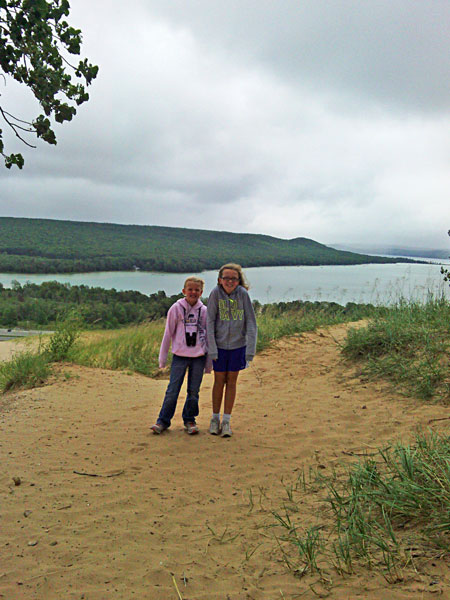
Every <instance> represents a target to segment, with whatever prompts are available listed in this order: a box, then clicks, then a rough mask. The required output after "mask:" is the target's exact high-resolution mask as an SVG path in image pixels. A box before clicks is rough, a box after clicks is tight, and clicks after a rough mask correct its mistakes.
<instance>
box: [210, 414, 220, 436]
mask: <svg viewBox="0 0 450 600" xmlns="http://www.w3.org/2000/svg"><path fill="white" fill-rule="evenodd" d="M221 431H222V429H221V427H220V421H219V419H214V418H212V419H211V423H210V424H209V433H210V434H211V435H219V433H220V432H221Z"/></svg>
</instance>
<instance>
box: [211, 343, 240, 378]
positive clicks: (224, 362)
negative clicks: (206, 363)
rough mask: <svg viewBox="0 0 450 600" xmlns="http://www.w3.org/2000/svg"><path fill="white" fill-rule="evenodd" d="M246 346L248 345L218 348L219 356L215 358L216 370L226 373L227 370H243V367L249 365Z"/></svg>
mask: <svg viewBox="0 0 450 600" xmlns="http://www.w3.org/2000/svg"><path fill="white" fill-rule="evenodd" d="M245 348H246V346H242V348H236V349H235V350H224V349H223V348H217V351H218V357H217V360H213V369H214V371H218V372H220V373H225V372H226V371H242V369H245V367H246V366H247V361H246V360H245Z"/></svg>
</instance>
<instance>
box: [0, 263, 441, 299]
mask: <svg viewBox="0 0 450 600" xmlns="http://www.w3.org/2000/svg"><path fill="white" fill-rule="evenodd" d="M427 260H428V259H427ZM441 263H442V264H447V268H449V265H450V263H449V261H439V264H438V263H437V262H435V263H429V264H406V263H394V264H369V265H347V266H320V267H254V268H249V269H245V273H246V275H247V278H248V280H249V282H250V286H251V287H250V295H251V297H252V299H256V300H259V301H260V302H261V303H263V304H266V303H269V302H281V301H290V300H311V301H315V300H327V301H333V302H338V303H339V304H346V303H347V302H358V303H361V302H364V303H366V302H370V303H372V304H392V303H394V302H397V301H398V300H399V299H400V298H404V299H406V300H418V301H421V302H422V301H424V300H426V299H427V297H428V295H429V294H434V295H441V294H445V295H446V297H447V298H450V289H449V286H448V285H447V284H445V283H444V282H443V281H442V275H441V273H440V264H441ZM188 275H191V273H153V272H144V271H135V272H128V271H126V272H101V273H63V274H60V275H54V274H53V275H52V274H50V275H27V274H22V273H18V274H14V273H0V283H2V284H3V286H4V287H11V282H12V281H13V280H17V281H18V282H19V283H20V284H22V285H23V284H24V283H26V282H27V281H30V282H32V283H37V284H39V283H42V282H44V281H59V282H61V283H70V284H71V285H88V286H90V287H102V288H107V289H111V288H114V289H116V290H137V291H139V292H142V293H144V294H152V293H155V292H158V291H159V290H164V292H165V293H166V294H167V295H168V296H170V295H172V294H177V293H179V292H180V291H181V288H182V285H183V281H184V279H185V278H186V277H187V276H188ZM200 276H201V277H202V278H203V279H204V280H205V283H206V290H205V292H206V293H205V296H206V295H207V294H208V293H209V291H210V290H211V289H212V288H213V287H214V285H216V282H217V271H205V272H203V273H201V274H200Z"/></svg>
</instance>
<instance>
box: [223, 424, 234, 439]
mask: <svg viewBox="0 0 450 600" xmlns="http://www.w3.org/2000/svg"><path fill="white" fill-rule="evenodd" d="M232 435H233V432H232V431H231V427H230V423H227V422H226V421H225V423H222V437H231V436H232Z"/></svg>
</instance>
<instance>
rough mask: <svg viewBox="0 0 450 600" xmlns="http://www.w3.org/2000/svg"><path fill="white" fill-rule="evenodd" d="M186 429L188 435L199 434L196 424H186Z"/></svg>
mask: <svg viewBox="0 0 450 600" xmlns="http://www.w3.org/2000/svg"><path fill="white" fill-rule="evenodd" d="M184 428H185V430H186V433H188V434H189V435H195V434H196V433H198V426H197V424H196V423H185V424H184Z"/></svg>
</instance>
